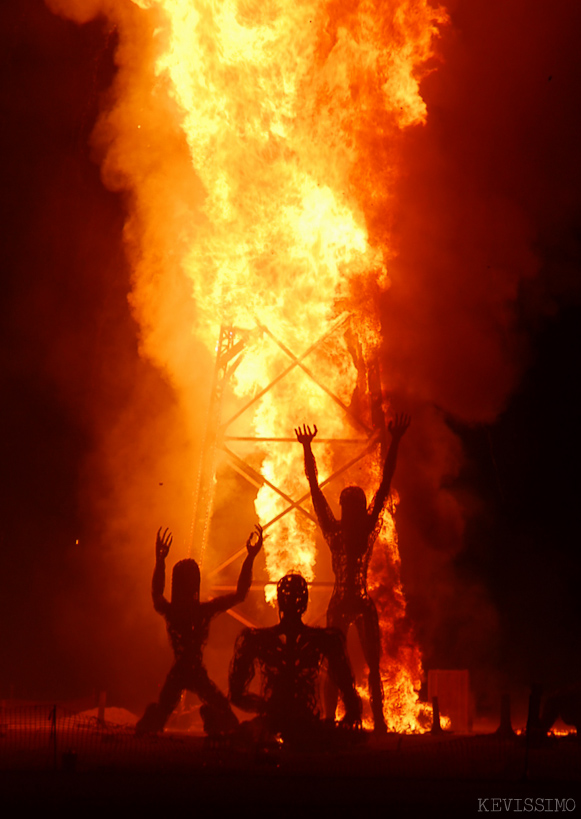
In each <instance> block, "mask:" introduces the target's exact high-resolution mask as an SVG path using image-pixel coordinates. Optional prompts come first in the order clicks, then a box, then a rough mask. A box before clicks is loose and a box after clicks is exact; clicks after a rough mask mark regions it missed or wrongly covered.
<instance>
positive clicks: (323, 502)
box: [295, 424, 337, 534]
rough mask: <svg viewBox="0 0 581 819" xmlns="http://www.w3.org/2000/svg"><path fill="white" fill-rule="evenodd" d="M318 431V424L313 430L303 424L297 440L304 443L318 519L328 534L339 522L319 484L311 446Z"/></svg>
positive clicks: (324, 531)
mask: <svg viewBox="0 0 581 819" xmlns="http://www.w3.org/2000/svg"><path fill="white" fill-rule="evenodd" d="M317 432H318V430H317V427H316V426H315V427H313V431H312V432H311V428H310V427H309V426H307V425H306V424H303V427H302V429H301V427H298V429H295V435H296V436H297V441H298V442H299V444H302V445H303V452H304V456H305V473H306V475H307V479H308V481H309V489H310V490H311V498H312V499H313V506H314V509H315V514H316V516H317V520H318V521H319V526H320V527H321V529H322V530H323V534H327V533H329V532H330V531H332V530H333V528H334V527H335V525H336V523H337V522H336V520H335V516H334V515H333V512H332V511H331V507H330V506H329V504H328V503H327V499H326V498H325V496H324V495H323V492H322V490H321V487H320V486H319V479H318V474H317V463H316V461H315V456H314V455H313V450H312V448H311V442H312V440H313V438H314V437H315V435H316V434H317Z"/></svg>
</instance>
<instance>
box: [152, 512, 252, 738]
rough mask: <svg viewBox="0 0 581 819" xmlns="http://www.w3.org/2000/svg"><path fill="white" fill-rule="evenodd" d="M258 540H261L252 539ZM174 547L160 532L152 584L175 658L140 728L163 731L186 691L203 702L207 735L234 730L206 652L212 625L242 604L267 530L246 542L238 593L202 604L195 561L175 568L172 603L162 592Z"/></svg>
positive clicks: (232, 721)
mask: <svg viewBox="0 0 581 819" xmlns="http://www.w3.org/2000/svg"><path fill="white" fill-rule="evenodd" d="M255 536H256V538H257V539H256V542H255V543H253V539H254V537H255ZM171 543H172V536H171V533H170V532H169V531H168V530H167V529H166V530H165V532H164V533H163V535H162V534H161V529H160V530H159V531H158V533H157V540H156V545H155V555H156V561H155V570H154V572H153V580H152V584H151V594H152V597H153V607H154V609H155V610H156V611H157V612H159V614H161V615H163V617H164V618H165V621H166V625H167V631H168V635H169V639H170V643H171V647H172V649H173V652H174V656H175V663H174V665H173V666H172V668H171V670H170V672H169V674H168V675H167V678H166V681H165V683H164V685H163V688H162V689H161V692H160V695H159V702H157V703H152V704H151V705H148V707H147V709H146V711H145V714H144V715H143V717H142V718H141V719H140V720H139V722H138V723H137V725H136V730H137V732H138V733H145V732H150V731H161V730H163V727H164V725H165V723H166V722H167V720H168V719H169V716H170V714H171V713H172V711H173V710H174V708H175V707H176V705H177V704H178V702H179V700H180V697H181V695H182V692H183V691H184V690H187V691H193V692H194V693H195V694H197V695H198V697H199V698H200V699H201V700H202V703H203V705H202V707H201V709H200V714H201V716H202V720H203V722H204V729H205V730H206V733H210V734H216V733H224V732H226V731H231V730H233V729H234V728H236V726H237V725H238V720H237V719H236V717H235V716H234V714H233V712H232V709H231V708H230V704H229V702H228V699H227V698H226V696H225V695H224V694H223V693H222V692H221V691H220V689H219V688H218V687H217V686H216V685H215V683H213V682H212V680H211V679H210V678H209V676H208V672H207V671H206V668H205V667H204V664H203V662H202V653H203V650H204V646H205V644H206V640H207V639H208V632H209V629H210V622H211V620H212V618H213V617H215V616H216V615H217V614H220V612H223V611H227V610H228V609H229V608H232V606H235V605H237V604H238V603H241V602H242V601H243V600H244V598H245V597H246V594H247V593H248V589H249V588H250V583H251V580H252V564H253V562H254V558H255V557H256V555H257V554H258V552H259V551H260V547H261V546H262V529H261V527H260V526H257V527H256V532H253V533H252V534H251V535H250V537H249V538H248V540H247V542H246V548H247V550H248V555H247V557H246V559H245V561H244V563H243V565H242V569H241V571H240V576H239V578H238V586H237V589H236V591H235V592H234V593H233V594H225V595H222V596H221V597H216V598H214V599H213V600H209V601H207V602H205V603H200V599H199V597H200V569H199V567H198V564H197V563H196V561H195V560H192V559H187V560H180V561H179V563H176V565H175V566H174V568H173V572H172V589H171V602H170V601H168V600H167V599H166V598H165V597H164V594H163V591H164V587H165V559H166V557H167V555H168V552H169V549H170V546H171Z"/></svg>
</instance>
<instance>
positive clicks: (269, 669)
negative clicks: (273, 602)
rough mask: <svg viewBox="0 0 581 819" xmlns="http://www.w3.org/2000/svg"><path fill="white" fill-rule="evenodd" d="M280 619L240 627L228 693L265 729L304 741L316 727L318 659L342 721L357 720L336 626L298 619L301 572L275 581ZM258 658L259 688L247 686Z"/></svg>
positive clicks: (303, 590) (303, 596)
mask: <svg viewBox="0 0 581 819" xmlns="http://www.w3.org/2000/svg"><path fill="white" fill-rule="evenodd" d="M277 595H278V608H279V616H280V622H279V624H278V625H277V626H273V627H271V628H260V629H250V628H247V629H244V631H242V632H241V634H240V636H239V637H238V640H237V641H236V647H235V652H234V659H233V661H232V666H231V669H230V699H231V700H232V702H233V703H234V705H236V706H238V707H239V708H241V709H242V710H244V711H251V712H254V713H256V714H259V715H260V716H261V717H262V718H263V722H264V725H265V728H266V731H267V732H268V733H269V734H271V735H277V734H280V735H281V736H282V738H283V740H288V741H290V742H291V743H292V742H295V743H299V744H300V743H302V742H304V741H305V740H307V741H308V739H309V737H316V735H317V732H319V731H320V727H321V721H320V718H319V708H318V696H317V694H318V688H319V686H318V682H319V673H320V670H321V665H322V664H323V661H325V660H326V661H327V664H328V671H329V674H330V676H331V677H332V679H333V680H334V681H335V684H336V685H337V687H338V689H339V691H340V692H341V697H342V699H343V702H344V705H345V717H344V720H343V722H344V723H345V724H346V725H348V726H357V725H359V724H360V721H361V700H360V699H359V696H358V694H357V692H356V690H355V684H354V679H353V673H352V671H351V666H350V665H349V660H348V659H347V655H346V653H345V647H344V638H343V635H342V634H341V632H340V631H339V630H338V629H331V628H312V627H310V626H307V625H305V624H304V623H303V622H302V615H303V614H304V612H305V611H306V608H307V603H308V588H307V583H306V581H305V579H304V578H303V577H302V576H301V575H300V574H287V575H286V576H285V577H283V578H282V580H280V581H279V583H278V586H277ZM256 664H258V666H259V668H260V671H261V672H262V690H261V693H260V694H255V693H252V692H250V691H249V690H248V689H249V686H250V683H251V682H252V679H253V677H254V674H255V666H256Z"/></svg>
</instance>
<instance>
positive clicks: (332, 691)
mask: <svg viewBox="0 0 581 819" xmlns="http://www.w3.org/2000/svg"><path fill="white" fill-rule="evenodd" d="M350 625H351V621H350V619H349V616H348V614H347V612H346V611H345V610H344V606H342V605H341V603H340V602H338V603H333V601H331V604H330V605H329V608H328V609H327V628H338V629H339V630H340V631H341V632H342V633H343V636H344V637H345V640H347V632H348V631H349V626H350ZM338 696H339V689H338V688H337V686H336V685H335V683H334V682H333V680H332V679H331V676H330V675H329V674H327V676H326V678H325V682H324V684H323V704H324V706H325V719H332V720H334V719H335V712H336V710H337V699H338Z"/></svg>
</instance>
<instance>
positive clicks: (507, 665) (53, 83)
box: [0, 0, 581, 707]
mask: <svg viewBox="0 0 581 819" xmlns="http://www.w3.org/2000/svg"><path fill="white" fill-rule="evenodd" d="M448 8H449V11H450V14H451V18H452V24H451V26H450V27H449V28H448V29H447V31H446V33H445V35H444V37H443V40H442V44H441V51H442V53H443V55H444V63H443V64H442V65H441V66H440V68H438V70H437V71H436V72H434V74H432V75H430V76H429V77H428V78H427V79H426V80H425V95H426V98H427V100H428V108H429V111H430V117H431V120H430V127H431V128H432V131H429V132H426V134H427V135H428V136H430V135H431V138H433V139H434V140H435V141H436V142H437V143H438V145H439V146H440V147H441V146H445V149H446V150H448V151H449V155H450V156H452V155H453V156H454V157H455V158H457V165H456V167H457V169H458V173H459V174H460V173H466V174H470V173H474V174H475V175H476V171H473V167H474V168H477V173H478V174H480V175H481V176H482V177H483V178H484V177H486V178H488V177H493V178H494V179H495V180H496V193H497V195H498V197H499V201H500V200H502V201H503V202H508V203H509V204H510V207H514V208H515V209H518V210H519V213H520V214H522V220H523V224H524V225H525V227H524V228H523V230H524V232H525V233H526V235H527V241H528V244H529V248H530V253H531V254H532V256H534V258H535V260H536V265H535V269H536V272H535V274H534V275H530V276H527V277H526V278H523V280H522V281H521V282H520V283H519V286H518V289H517V292H516V295H515V297H514V298H513V299H512V300H511V310H512V312H513V316H514V320H513V323H512V329H511V338H510V339H509V340H508V341H507V350H508V349H510V353H507V355H509V354H510V356H511V357H512V358H511V360H512V361H515V362H517V363H516V364H515V372H516V375H515V378H514V387H513V388H512V391H511V394H510V397H509V399H508V401H507V402H505V403H504V404H503V406H502V407H500V408H499V413H498V417H497V418H496V420H495V421H494V422H491V423H486V424H485V423H472V424H468V423H466V422H465V421H464V420H458V418H454V417H449V418H447V423H448V424H449V426H450V428H451V429H452V430H453V431H454V432H455V433H456V434H457V435H459V437H460V439H461V441H462V445H463V450H464V463H463V466H462V469H461V471H460V474H459V475H458V476H457V477H454V478H453V479H452V480H451V484H450V487H449V489H450V491H451V492H452V493H455V495H456V496H457V497H461V498H466V499H468V500H467V501H466V504H465V508H466V509H468V510H469V515H468V520H467V525H466V532H465V546H464V549H463V551H462V552H461V553H460V554H458V555H457V556H456V557H455V558H454V561H455V564H456V565H455V570H456V572H457V574H458V576H459V577H465V578H466V580H467V582H468V581H469V582H472V581H473V580H474V579H476V580H477V581H478V583H479V584H481V585H483V586H484V588H485V589H486V590H487V593H488V596H489V598H490V600H491V601H492V602H493V604H494V607H495V609H496V611H497V615H498V623H499V629H498V638H497V640H496V642H495V645H494V650H493V651H492V653H491V655H490V657H489V662H490V665H491V666H492V667H494V668H495V669H496V670H497V671H498V684H499V685H508V686H509V687H512V688H513V689H518V690H521V691H526V687H527V686H528V685H529V684H530V683H531V682H533V681H535V680H539V681H540V682H542V683H543V684H544V685H545V686H546V687H547V688H548V687H551V686H556V685H564V684H566V683H569V682H579V681H580V680H581V660H580V658H579V651H578V646H579V636H580V629H581V602H580V599H581V598H580V595H579V577H580V575H579V572H580V569H581V559H580V557H579V551H580V538H579V531H578V509H579V503H578V495H579V490H580V481H579V463H580V455H581V451H580V437H581V436H580V435H579V398H580V367H579V349H580V335H581V324H580V318H581V284H580V272H581V269H580V268H581V156H580V149H579V146H580V145H581V112H580V104H581V60H580V59H579V48H578V32H579V30H581V8H580V7H579V6H577V5H576V4H574V3H570V2H565V1H564V0H561V2H556V3H552V4H548V3H545V2H530V0H529V2H527V3H525V2H517V0H504V2H502V3H500V2H492V3H490V2H488V3H485V2H480V0H472V1H471V2H469V0H455V2H453V3H450V4H449V5H448ZM0 37H1V38H2V40H1V47H0V61H1V70H0V83H1V86H0V88H1V90H0V98H1V100H2V107H3V117H2V124H1V126H0V145H1V156H2V166H1V175H2V186H1V190H2V196H1V207H2V246H1V247H2V252H1V263H2V288H1V291H0V334H1V337H2V338H1V345H0V351H1V352H0V360H1V366H0V376H1V379H2V390H1V407H2V410H1V412H2V458H1V468H2V496H1V503H2V513H1V518H0V533H1V553H0V561H1V562H0V610H1V617H2V631H1V637H0V656H1V657H2V662H1V667H0V697H7V696H9V695H10V694H11V693H13V695H14V696H15V697H17V698H23V699H28V698H30V699H51V698H59V699H71V698H75V697H84V696H88V695H90V694H91V692H92V691H94V690H96V689H99V688H102V687H105V688H107V690H108V691H109V692H111V697H112V698H113V699H115V698H117V700H118V701H119V702H118V704H123V705H127V706H128V707H135V703H136V701H137V703H138V704H139V703H140V702H141V699H140V697H141V696H142V694H141V689H140V693H139V696H136V698H135V699H132V696H131V692H132V690H133V689H134V688H139V686H140V685H141V684H142V680H140V681H139V682H136V678H137V676H138V675H139V667H140V663H141V662H142V661H143V656H144V652H145V651H146V646H147V637H146V636H145V635H144V634H143V633H142V631H143V624H142V622H141V621H140V620H139V619H138V620H137V621H135V622H134V621H132V620H131V619H130V618H128V617H127V615H126V610H125V607H124V603H123V598H122V594H120V593H119V591H118V589H119V584H118V583H116V584H115V585H114V589H115V590H114V591H112V589H111V588H110V587H108V585H107V583H106V582H105V579H106V577H107V573H108V572H111V573H113V574H114V575H115V576H116V578H117V579H119V578H123V577H124V572H125V569H124V568H123V567H119V566H116V565H115V544H111V543H109V542H105V541H106V535H105V528H104V526H103V525H102V521H101V520H100V517H99V504H98V502H95V493H94V486H95V483H97V484H98V483H99V481H101V482H102V486H101V495H102V496H103V497H105V496H106V495H107V492H108V491H109V489H108V487H107V476H106V474H105V473H103V475H100V474H99V466H98V457H97V455H96V453H98V451H99V446H100V441H101V440H102V436H103V431H104V430H106V429H107V428H108V427H109V426H110V425H112V424H114V423H115V421H116V419H117V418H118V417H119V415H120V414H122V413H123V412H124V411H126V408H127V407H128V406H129V405H130V404H131V402H132V400H133V396H134V394H135V393H136V392H138V393H139V394H140V395H143V394H145V395H151V405H152V407H153V408H154V412H155V408H156V407H157V408H159V412H160V414H161V413H162V412H164V411H165V410H166V409H167V407H171V405H172V401H173V397H172V391H171V388H170V387H169V386H168V384H167V381H166V379H165V378H164V377H163V375H162V374H160V373H158V372H157V371H156V370H155V369H154V368H153V366H152V365H151V364H149V363H148V362H147V361H144V360H142V359H141V358H140V357H139V354H138V330H137V327H136V325H135V323H134V321H133V319H132V317H131V312H130V308H129V305H128V302H127V294H128V293H129V291H130V271H129V267H128V264H127V262H126V260H125V256H124V251H123V244H122V230H123V224H124V218H125V212H126V210H125V209H126V202H125V201H124V198H123V196H122V195H120V194H118V193H112V192H110V191H107V190H106V189H105V188H104V187H103V185H102V183H101V181H100V172H99V167H98V164H97V162H96V159H97V158H96V157H95V156H93V155H92V149H91V147H90V135H91V132H92V129H93V126H94V123H95V119H96V116H97V113H98V110H99V105H100V103H101V101H102V100H103V99H104V96H103V95H106V93H107V89H108V88H109V87H110V84H111V81H112V79H113V77H114V72H115V65H114V51H115V44H116V37H115V32H114V31H112V30H110V28H109V25H108V24H107V23H106V22H105V21H102V20H97V21H94V22H91V23H88V24H86V25H84V26H78V25H76V24H74V23H72V22H69V21H65V20H63V19H61V18H59V17H57V16H55V15H53V14H51V13H50V12H49V10H48V9H47V8H46V7H45V6H44V4H43V3H42V2H39V0H8V1H7V2H4V3H3V4H2V5H1V6H0ZM409 150H411V148H410V149H409ZM463 163H464V164H463ZM432 184H435V183H433V182H432ZM459 184H460V183H459ZM475 218H477V217H476V216H475ZM494 241H495V237H494V236H492V235H491V243H493V242H494ZM404 252H405V246H404ZM158 445H159V444H158V442H155V441H152V447H155V446H158ZM89 474H90V482H91V486H92V490H91V492H92V494H91V497H89V493H88V489H87V487H88V484H89ZM97 494H98V493H97ZM77 541H79V542H78V543H77ZM401 547H402V559H403V564H404V568H403V576H404V581H405V577H406V569H405V558H406V551H405V537H404V535H403V534H402V542H401ZM149 571H150V569H149V567H147V571H146V573H149ZM132 582H133V581H132V580H131V578H127V588H128V589H130V588H132ZM412 586H413V584H412ZM421 597H422V594H421V591H420V590H418V589H417V588H412V589H411V592H410V611H411V613H412V615H413V613H414V612H417V615H418V618H419V619H420V620H421V617H422V600H421ZM142 599H143V600H144V605H149V603H148V598H147V589H145V590H144V593H143V597H142ZM87 611H89V612H90V616H89V615H88V614H87ZM63 612H66V613H68V614H67V617H68V618H69V621H70V627H69V628H67V627H66V626H65V625H63V624H64V623H65V622H66V618H65V617H64V615H63ZM77 615H78V616H77ZM103 622H106V623H107V624H108V625H107V627H106V628H105V629H103V628H101V627H100V624H101V623H103ZM148 622H149V621H148ZM419 631H420V634H422V633H428V630H426V629H424V630H423V631H422V628H421V627H420V629H419ZM81 646H82V647H83V648H82V651H81V655H79V651H80V647H81ZM424 648H425V651H426V653H427V655H428V656H429V658H430V661H431V662H432V663H433V664H434V665H437V664H440V665H441V666H443V667H454V666H456V667H458V665H462V664H463V662H464V661H465V658H464V657H457V656H456V657H455V656H454V653H453V650H452V648H451V646H450V644H449V643H448V642H447V641H446V638H445V635H442V636H441V638H440V639H439V640H437V641H436V645H430V646H425V647H424ZM79 656H81V659H79ZM166 663H167V656H165V657H164V658H162V660H161V661H160V663H159V665H158V666H155V668H154V670H153V671H151V672H150V676H149V677H148V679H147V681H146V682H148V684H149V681H150V680H154V679H157V678H158V676H159V669H160V668H162V667H163V666H164V665H165V664H166ZM116 669H117V670H116ZM156 675H157V676H156Z"/></svg>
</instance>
